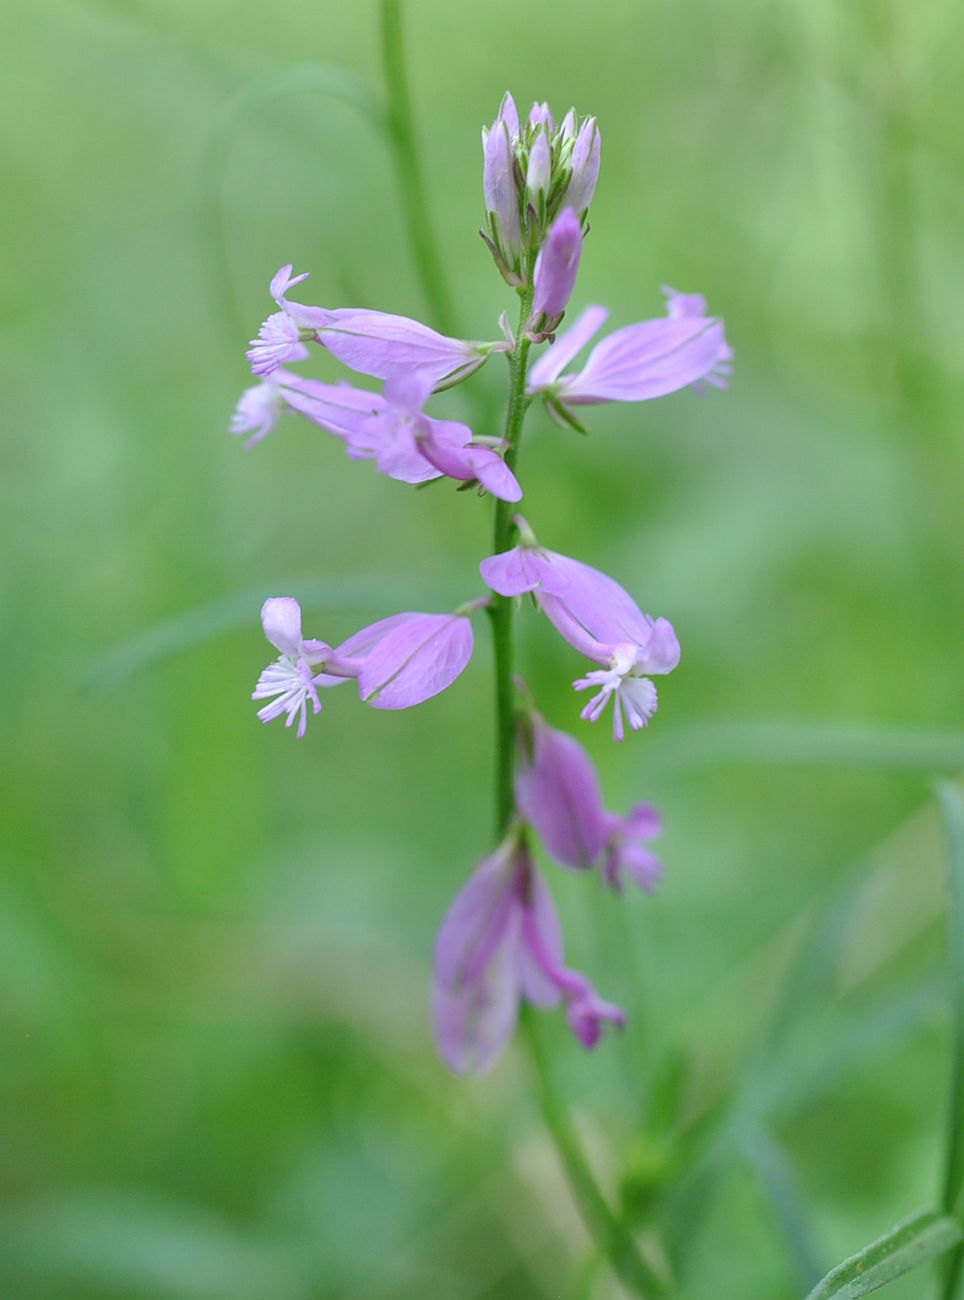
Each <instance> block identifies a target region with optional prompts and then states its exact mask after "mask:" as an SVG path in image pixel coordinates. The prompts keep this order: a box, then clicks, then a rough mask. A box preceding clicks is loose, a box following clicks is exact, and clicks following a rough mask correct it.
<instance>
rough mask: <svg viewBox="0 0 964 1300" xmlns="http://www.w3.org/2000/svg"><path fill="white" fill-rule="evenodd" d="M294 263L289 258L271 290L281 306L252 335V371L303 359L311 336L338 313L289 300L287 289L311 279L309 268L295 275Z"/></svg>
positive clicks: (265, 371)
mask: <svg viewBox="0 0 964 1300" xmlns="http://www.w3.org/2000/svg"><path fill="white" fill-rule="evenodd" d="M292 269H293V268H292V265H291V263H290V262H288V263H287V264H286V265H285V266H283V267H281V269H280V270H279V271H278V272H277V274H276V275H275V276H274V277H273V279H272V281H271V283H270V285H269V286H268V292H269V293H270V294H271V297H272V298H273V299H274V300H275V302H276V303H277V304H278V307H279V308H280V310H279V311H276V312H274V313H273V315H271V316H269V317H268V319H267V320H266V321H264V323H263V324H262V326H261V328H260V329H259V331H258V337H257V338H256V339H252V340H251V343H250V346H249V349H248V351H247V352H246V353H245V356H246V357H247V358H248V360H249V361H250V362H251V371H252V373H253V374H255V375H259V376H264V375H270V374H271V372H272V371H274V370H277V369H278V367H279V366H282V365H284V364H285V362H286V361H301V360H303V359H304V357H305V356H307V351H306V349H305V347H304V344H305V342H306V341H308V340H309V339H317V337H318V329H319V328H320V327H321V326H323V325H326V324H328V322H329V321H330V320H331V319H332V318H333V317H334V316H335V315H336V313H335V312H330V311H326V310H325V309H324V308H323V307H306V306H304V305H303V304H302V303H298V302H289V301H288V299H287V292H288V290H289V289H290V288H291V287H292V286H293V285H296V284H301V282H302V281H303V280H307V279H308V272H307V271H306V272H304V273H303V274H302V275H296V276H292V274H291V272H292Z"/></svg>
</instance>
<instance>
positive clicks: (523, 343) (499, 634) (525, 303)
mask: <svg viewBox="0 0 964 1300" xmlns="http://www.w3.org/2000/svg"><path fill="white" fill-rule="evenodd" d="M531 306H532V290H531V289H530V290H529V291H528V292H526V293H525V294H523V295H522V301H521V304H520V308H519V329H518V334H517V336H516V342H515V347H514V348H513V349H512V351H511V352H510V353H509V402H508V406H507V408H506V413H505V442H506V451H505V463H506V464H507V465H508V467H509V469H513V470H514V469H515V463H516V459H517V458H518V454H519V442H520V440H521V438H522V425H523V421H524V420H525V415H526V411H527V410H528V407H529V399H528V398H527V397H526V391H525V390H526V365H527V364H528V357H529V348H530V347H531V344H530V342H529V340H528V339H527V338H526V336H525V324H526V321H527V320H528V319H529V311H530V308H531ZM512 511H513V507H512V505H511V504H510V503H509V502H508V501H496V503H495V527H494V530H493V536H492V550H493V554H495V555H498V554H499V552H500V551H507V550H509V548H510V547H511V545H512V540H513V534H514V533H515V524H514V523H513V522H512ZM513 612H514V606H513V601H512V598H511V597H506V596H495V595H494V596H493V597H492V603H491V605H490V606H489V616H490V618H491V620H492V644H493V646H494V649H495V763H496V773H495V792H496V794H495V816H496V834H497V835H499V836H501V835H502V834H503V832H504V831H505V829H506V827H507V826H508V824H509V822H510V821H511V820H512V814H513V810H514V807H515V796H514V794H513V788H512V787H513V762H514V757H515V687H514V685H513V681H512V615H513Z"/></svg>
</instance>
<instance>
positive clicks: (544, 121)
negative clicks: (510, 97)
mask: <svg viewBox="0 0 964 1300" xmlns="http://www.w3.org/2000/svg"><path fill="white" fill-rule="evenodd" d="M529 125H530V126H544V127H545V128H546V130H547V131H550V132H551V131H554V130H555V129H556V124H555V122H554V121H553V117H552V113H551V111H550V109H549V105H548V104H547V103H546V102H545V100H543V102H542V103H541V104H538V103H536V104H533V105H532V107H531V108H530V109H529Z"/></svg>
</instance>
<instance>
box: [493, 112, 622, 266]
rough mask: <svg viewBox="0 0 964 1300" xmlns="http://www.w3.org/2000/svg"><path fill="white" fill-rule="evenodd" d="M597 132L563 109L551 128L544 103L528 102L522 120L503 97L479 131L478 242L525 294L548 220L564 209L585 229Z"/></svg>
mask: <svg viewBox="0 0 964 1300" xmlns="http://www.w3.org/2000/svg"><path fill="white" fill-rule="evenodd" d="M599 148H600V143H599V129H598V127H597V125H596V119H595V118H594V117H586V118H583V119H582V120H581V121H580V119H579V118H578V117H577V116H576V110H575V109H573V108H571V109H570V110H569V112H568V113H567V114H566V116H565V117H564V118H563V120H562V123H561V125H560V126H556V124H555V121H554V119H553V116H552V113H551V112H550V111H549V106H548V104H533V106H532V109H531V111H530V113H529V116H528V118H527V119H526V120H525V121H524V122H523V121H520V119H519V113H518V110H517V108H516V105H515V100H514V99H513V98H512V96H511V95H509V94H506V96H505V98H504V99H503V100H502V103H501V104H500V106H499V113H498V116H497V117H496V119H495V121H494V122H493V123H492V126H491V127H490V128H489V129H488V130H483V132H482V152H483V156H484V159H485V166H484V169H483V188H484V192H485V209H486V212H485V228H484V229H483V230H482V232H481V234H482V238H483V239H484V240H485V242H486V243H487V244H488V246H489V248H490V249H491V250H492V256H493V257H494V258H495V264H496V266H497V267H498V268H499V270H500V271H501V272H502V275H503V277H504V278H505V280H506V281H507V283H508V284H511V285H512V286H514V287H515V288H517V289H522V290H524V289H526V288H527V287H528V286H529V284H530V282H531V279H532V274H533V270H534V267H535V261H536V257H537V255H538V253H539V250H540V249H541V248H542V245H543V243H544V241H545V238H546V235H547V233H548V231H549V228H550V226H551V225H552V223H553V221H554V220H555V218H556V217H557V216H558V215H559V214H560V213H561V212H563V211H564V210H566V209H567V208H569V209H572V211H573V213H574V214H575V218H576V219H577V220H578V222H579V223H580V227H581V230H584V229H586V214H587V212H588V210H589V204H590V202H591V201H592V196H593V191H594V190H595V188H596V180H597V178H598V176H599Z"/></svg>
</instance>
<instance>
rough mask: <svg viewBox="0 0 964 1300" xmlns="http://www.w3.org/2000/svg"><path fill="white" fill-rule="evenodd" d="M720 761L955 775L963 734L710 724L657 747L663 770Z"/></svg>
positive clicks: (963, 762) (858, 725) (962, 758)
mask: <svg viewBox="0 0 964 1300" xmlns="http://www.w3.org/2000/svg"><path fill="white" fill-rule="evenodd" d="M721 762H722V763H786V764H803V765H817V766H840V767H870V768H881V767H883V768H893V769H895V770H898V771H925V772H942V771H957V770H959V769H960V768H962V767H964V732H960V731H925V730H919V729H916V728H911V727H891V726H886V725H883V724H879V723H875V722H840V723H837V722H781V721H775V720H774V721H762V722H735V721H734V722H710V723H700V724H694V725H692V726H688V727H677V729H676V731H675V732H674V733H673V735H672V736H667V737H666V738H665V740H664V741H663V743H662V746H661V749H660V763H661V765H662V767H663V768H664V769H665V768H670V769H673V768H676V769H680V768H691V767H706V766H712V765H713V764H715V763H721Z"/></svg>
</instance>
